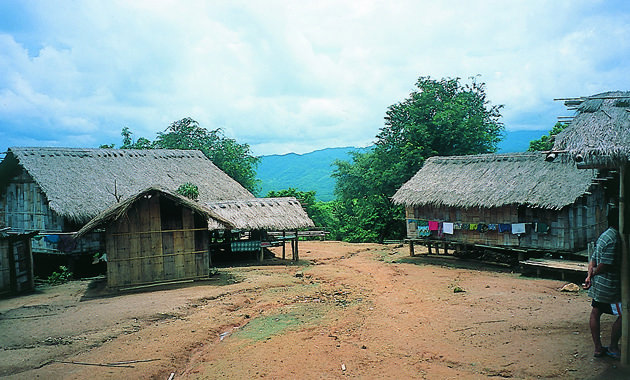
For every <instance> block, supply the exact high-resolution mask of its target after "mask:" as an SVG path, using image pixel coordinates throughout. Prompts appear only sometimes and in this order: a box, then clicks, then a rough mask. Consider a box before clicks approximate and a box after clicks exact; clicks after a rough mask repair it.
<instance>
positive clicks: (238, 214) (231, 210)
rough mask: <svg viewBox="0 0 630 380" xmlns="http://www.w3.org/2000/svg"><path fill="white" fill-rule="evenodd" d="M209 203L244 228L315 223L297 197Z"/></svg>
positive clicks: (229, 220)
mask: <svg viewBox="0 0 630 380" xmlns="http://www.w3.org/2000/svg"><path fill="white" fill-rule="evenodd" d="M205 206H206V207H207V208H209V209H210V210H212V211H213V212H214V213H216V214H217V215H219V216H221V217H222V218H223V219H225V220H227V221H228V222H229V223H231V224H233V225H234V226H235V227H236V228H238V229H243V230H256V229H277V230H292V229H299V228H308V227H314V226H315V225H314V223H313V221H312V220H311V218H309V217H308V215H307V214H306V212H305V211H304V209H303V208H302V205H301V204H300V202H299V201H298V200H297V199H295V198H293V197H286V198H257V199H249V200H238V201H228V202H215V203H209V204H206V205H205Z"/></svg>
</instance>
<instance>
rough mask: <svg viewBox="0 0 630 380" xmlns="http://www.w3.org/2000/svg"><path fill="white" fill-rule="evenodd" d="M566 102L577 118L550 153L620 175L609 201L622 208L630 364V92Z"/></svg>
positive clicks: (628, 359)
mask: <svg viewBox="0 0 630 380" xmlns="http://www.w3.org/2000/svg"><path fill="white" fill-rule="evenodd" d="M565 105H566V106H567V107H568V108H569V109H571V110H575V111H576V113H575V117H574V118H573V119H572V120H570V123H569V125H568V126H567V128H565V129H564V130H563V131H562V132H560V134H558V136H557V137H556V140H555V143H554V147H553V149H552V151H551V152H549V154H548V156H547V157H548V159H549V160H553V159H555V158H556V156H557V155H559V154H562V153H565V154H568V155H569V156H570V157H571V158H572V159H574V160H575V161H576V162H577V165H578V168H598V169H599V170H600V171H602V172H608V173H609V175H610V176H611V177H614V178H617V183H618V185H617V188H616V189H615V191H614V192H613V194H611V197H610V199H609V200H608V203H612V204H613V205H617V206H618V207H619V211H620V213H619V227H620V232H621V246H622V253H621V265H620V271H621V304H622V305H624V312H623V315H622V317H623V319H622V323H621V331H622V337H621V345H620V348H621V364H622V365H623V366H627V365H628V364H630V354H629V352H630V338H629V335H628V334H629V331H630V318H629V317H628V313H627V310H628V306H627V305H629V304H630V281H628V279H629V278H630V253H629V252H628V241H630V239H629V236H628V234H629V233H630V207H628V201H627V199H628V190H627V189H628V188H629V187H630V175H629V172H628V167H629V166H628V163H629V162H630V91H611V92H605V93H601V94H597V95H593V96H589V97H581V98H573V99H565Z"/></svg>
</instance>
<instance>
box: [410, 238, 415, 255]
mask: <svg viewBox="0 0 630 380" xmlns="http://www.w3.org/2000/svg"><path fill="white" fill-rule="evenodd" d="M414 255H415V252H414V250H413V240H409V256H411V257H414Z"/></svg>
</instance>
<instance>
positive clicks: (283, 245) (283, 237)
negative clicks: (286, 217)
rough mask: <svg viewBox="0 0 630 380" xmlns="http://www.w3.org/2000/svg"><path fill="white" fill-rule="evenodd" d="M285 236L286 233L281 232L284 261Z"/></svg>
mask: <svg viewBox="0 0 630 380" xmlns="http://www.w3.org/2000/svg"><path fill="white" fill-rule="evenodd" d="M286 235H287V232H286V231H282V260H284V253H285V251H286V246H285V243H286V239H285V238H286Z"/></svg>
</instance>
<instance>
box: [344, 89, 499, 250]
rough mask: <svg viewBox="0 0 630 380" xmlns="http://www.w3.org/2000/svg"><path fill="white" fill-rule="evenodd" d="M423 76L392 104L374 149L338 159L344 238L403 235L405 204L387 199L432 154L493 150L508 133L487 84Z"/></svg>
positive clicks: (366, 238)
mask: <svg viewBox="0 0 630 380" xmlns="http://www.w3.org/2000/svg"><path fill="white" fill-rule="evenodd" d="M470 79H471V82H470V83H467V84H462V83H460V79H459V78H455V79H450V78H446V79H441V80H439V81H438V80H434V79H431V78H430V77H420V78H419V79H418V81H417V83H416V87H417V90H416V91H414V92H412V93H411V94H410V95H409V97H407V99H405V100H403V101H401V102H399V103H396V104H394V105H391V106H390V107H389V108H388V109H387V112H386V116H385V126H384V127H383V128H382V129H381V130H380V132H379V133H378V134H377V136H376V142H375V145H374V148H373V149H372V150H371V151H369V152H367V153H362V154H361V153H355V154H353V155H352V162H347V161H336V162H335V163H334V165H336V166H337V168H336V169H335V171H334V172H333V177H334V178H335V179H336V184H335V194H336V195H337V197H338V201H339V202H340V205H339V208H338V213H337V217H338V218H339V219H340V222H341V224H342V225H343V226H344V227H343V228H345V233H346V234H347V235H346V237H345V238H346V239H348V240H352V241H379V242H382V241H383V240H384V239H387V238H400V237H402V236H403V235H404V223H403V221H402V208H400V207H396V206H393V205H392V204H391V202H390V201H389V198H390V197H391V196H392V195H394V193H395V192H396V190H397V189H398V188H399V187H400V186H401V185H402V184H403V183H404V182H406V181H407V180H409V179H410V178H411V177H412V176H413V175H414V174H415V173H416V172H417V171H418V170H419V169H420V168H421V167H422V165H423V163H424V161H425V160H426V159H427V158H429V157H431V156H436V155H440V156H449V155H466V154H480V153H493V152H496V150H497V144H498V143H499V141H501V138H502V137H503V133H504V127H503V124H502V123H501V122H500V121H499V120H500V118H501V113H500V110H501V108H502V106H500V105H499V106H492V105H490V102H489V101H488V100H487V98H486V94H485V84H483V83H478V82H477V81H476V80H475V78H474V77H473V78H470Z"/></svg>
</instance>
